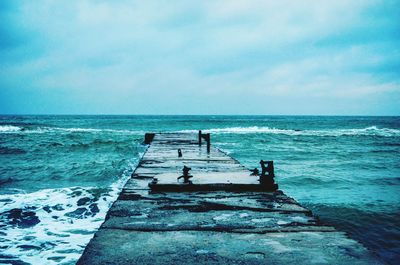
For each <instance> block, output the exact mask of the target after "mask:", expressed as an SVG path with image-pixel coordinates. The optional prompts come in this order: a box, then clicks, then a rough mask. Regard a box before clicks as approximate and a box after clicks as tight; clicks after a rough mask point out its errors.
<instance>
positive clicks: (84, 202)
mask: <svg viewBox="0 0 400 265" xmlns="http://www.w3.org/2000/svg"><path fill="white" fill-rule="evenodd" d="M91 200H92V199H91V198H89V197H83V198H80V199H79V200H78V201H77V203H76V204H77V205H78V206H82V205H85V204H87V203H88V202H90V201H91Z"/></svg>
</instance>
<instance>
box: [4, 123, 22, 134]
mask: <svg viewBox="0 0 400 265" xmlns="http://www.w3.org/2000/svg"><path fill="white" fill-rule="evenodd" d="M21 129H22V128H21V127H18V126H13V125H0V133H3V132H18V131H20V130H21Z"/></svg>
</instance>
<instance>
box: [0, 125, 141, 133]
mask: <svg viewBox="0 0 400 265" xmlns="http://www.w3.org/2000/svg"><path fill="white" fill-rule="evenodd" d="M57 132H58V133H60V132H61V133H103V132H105V133H118V134H134V135H143V134H144V133H145V132H144V131H131V130H114V129H94V128H62V127H37V128H24V127H18V126H13V125H0V133H57Z"/></svg>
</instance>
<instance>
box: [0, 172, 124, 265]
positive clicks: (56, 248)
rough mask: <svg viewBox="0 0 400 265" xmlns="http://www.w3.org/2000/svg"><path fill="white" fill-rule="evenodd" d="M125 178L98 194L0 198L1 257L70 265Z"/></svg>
mask: <svg viewBox="0 0 400 265" xmlns="http://www.w3.org/2000/svg"><path fill="white" fill-rule="evenodd" d="M127 178H128V177H124V178H121V179H120V180H119V181H117V182H115V183H114V184H112V185H111V187H110V188H103V189H101V188H97V187H84V188H82V187H71V188H60V189H44V190H40V191H37V192H33V193H18V194H7V195H0V209H1V212H0V225H1V226H2V231H3V233H4V235H6V237H4V238H3V240H0V247H1V249H2V255H3V257H6V258H7V260H6V261H9V262H10V263H12V264H14V263H13V262H17V261H21V264H22V263H23V262H29V263H32V264H48V263H49V262H50V261H51V260H52V259H53V258H54V257H58V258H59V259H60V261H62V262H63V264H74V263H75V262H76V260H77V259H78V258H79V257H80V255H81V253H82V251H83V249H84V247H85V246H86V244H87V243H88V242H89V240H90V238H91V237H92V236H93V234H94V232H95V231H96V230H97V229H98V227H99V226H100V225H101V223H102V222H103V221H104V218H105V215H106V213H107V211H108V209H109V207H110V206H111V204H112V203H113V201H114V200H115V199H116V198H117V196H118V193H119V190H120V188H121V187H122V185H123V184H124V183H125V182H126V180H127ZM1 236H2V235H1V234H0V237H1ZM28 250H29V251H28ZM22 261H23V262H22ZM18 264H19V263H18ZM24 264H25V263H24Z"/></svg>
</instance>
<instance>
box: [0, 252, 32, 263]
mask: <svg viewBox="0 0 400 265" xmlns="http://www.w3.org/2000/svg"><path fill="white" fill-rule="evenodd" d="M0 264H8V265H10V264H11V265H31V264H30V263H28V262H24V261H22V260H19V259H18V258H17V257H13V256H10V255H2V254H0Z"/></svg>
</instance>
